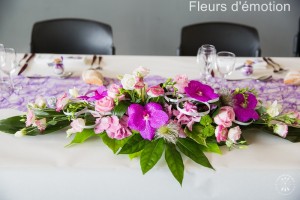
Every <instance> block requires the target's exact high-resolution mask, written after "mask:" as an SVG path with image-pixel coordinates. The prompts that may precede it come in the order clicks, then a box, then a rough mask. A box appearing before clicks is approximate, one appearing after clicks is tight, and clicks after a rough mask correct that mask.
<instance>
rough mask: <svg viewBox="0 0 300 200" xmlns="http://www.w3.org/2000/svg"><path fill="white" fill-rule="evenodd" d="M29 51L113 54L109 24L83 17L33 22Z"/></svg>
mask: <svg viewBox="0 0 300 200" xmlns="http://www.w3.org/2000/svg"><path fill="white" fill-rule="evenodd" d="M31 52H32V53H60V54H104V55H114V54H115V48H114V46H113V35H112V28H111V26H110V25H108V24H104V23H101V22H97V21H92V20H84V19H53V20H46V21H40V22H36V23H35V24H34V25H33V29H32V35H31Z"/></svg>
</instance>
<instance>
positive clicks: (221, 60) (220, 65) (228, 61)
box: [217, 51, 235, 83]
mask: <svg viewBox="0 0 300 200" xmlns="http://www.w3.org/2000/svg"><path fill="white" fill-rule="evenodd" d="M234 67H235V54H234V53H232V52H229V51H221V52H219V53H218V54H217V69H218V71H219V73H220V75H221V77H222V83H224V82H225V80H226V79H225V78H226V76H228V75H230V74H231V73H232V72H233V71H234Z"/></svg>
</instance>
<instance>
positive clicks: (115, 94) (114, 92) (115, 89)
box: [107, 84, 125, 100]
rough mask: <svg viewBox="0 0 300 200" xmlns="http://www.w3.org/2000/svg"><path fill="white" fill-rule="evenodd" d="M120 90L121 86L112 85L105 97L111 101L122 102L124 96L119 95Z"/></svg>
mask: <svg viewBox="0 0 300 200" xmlns="http://www.w3.org/2000/svg"><path fill="white" fill-rule="evenodd" d="M120 89H121V86H119V85H117V84H112V85H111V86H110V87H109V88H108V90H107V95H108V96H109V97H111V98H113V99H115V98H118V99H119V100H123V99H124V97H125V96H124V95H120Z"/></svg>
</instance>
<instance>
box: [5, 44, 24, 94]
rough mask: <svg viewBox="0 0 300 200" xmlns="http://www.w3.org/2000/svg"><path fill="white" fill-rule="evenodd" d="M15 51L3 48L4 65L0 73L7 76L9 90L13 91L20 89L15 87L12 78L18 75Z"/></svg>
mask: <svg viewBox="0 0 300 200" xmlns="http://www.w3.org/2000/svg"><path fill="white" fill-rule="evenodd" d="M16 57H17V56H16V51H15V49H13V48H5V65H4V67H3V68H2V71H3V72H4V73H5V74H7V75H8V76H9V81H10V85H11V88H12V89H13V90H18V89H20V88H19V87H16V86H15V83H14V78H15V77H16V76H17V75H18V72H19V70H20V69H19V67H18V65H17V59H16Z"/></svg>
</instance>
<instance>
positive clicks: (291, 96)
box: [0, 76, 300, 111]
mask: <svg viewBox="0 0 300 200" xmlns="http://www.w3.org/2000/svg"><path fill="white" fill-rule="evenodd" d="M105 80H106V85H109V84H112V83H118V80H117V79H110V78H106V79H105ZM165 80H166V79H165V78H162V77H160V76H149V77H147V78H146V79H145V81H146V82H147V83H148V85H149V86H151V85H156V84H159V83H161V82H163V81H165ZM221 82H222V81H221V80H220V79H212V80H211V81H210V83H209V84H210V85H211V86H212V87H213V88H215V89H216V90H217V89H218V88H229V89H235V88H238V87H239V88H246V87H248V88H254V89H256V91H257V92H258V95H259V99H260V100H262V101H263V102H266V101H274V100H277V101H278V102H279V103H280V104H282V106H283V109H284V111H292V110H297V111H300V87H299V86H289V85H285V84H283V80H282V79H273V80H270V81H268V82H257V81H255V80H243V81H227V82H226V83H224V84H222V83H221ZM15 85H16V86H18V87H20V86H21V88H22V89H20V90H19V91H12V90H9V89H8V88H7V87H4V86H1V92H0V109H4V108H12V109H17V110H20V111H26V109H27V108H26V105H27V104H28V103H29V102H34V101H35V98H36V97H38V96H43V97H45V98H47V97H57V96H60V95H62V94H63V93H68V91H69V89H71V88H73V87H76V88H77V89H78V90H79V93H80V94H85V93H86V92H88V91H90V90H94V89H96V88H97V86H91V85H88V84H86V83H84V82H83V81H82V80H81V79H80V77H72V78H68V79H60V78H53V77H52V78H50V77H45V78H26V77H18V78H16V79H15Z"/></svg>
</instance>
